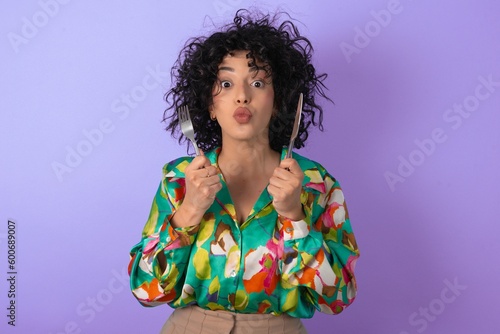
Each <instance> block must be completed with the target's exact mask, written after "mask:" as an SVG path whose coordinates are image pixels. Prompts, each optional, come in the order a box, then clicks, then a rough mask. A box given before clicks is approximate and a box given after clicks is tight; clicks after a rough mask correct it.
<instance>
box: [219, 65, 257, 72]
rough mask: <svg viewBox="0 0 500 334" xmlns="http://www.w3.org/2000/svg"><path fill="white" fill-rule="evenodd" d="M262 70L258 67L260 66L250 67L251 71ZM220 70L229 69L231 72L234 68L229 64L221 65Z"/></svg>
mask: <svg viewBox="0 0 500 334" xmlns="http://www.w3.org/2000/svg"><path fill="white" fill-rule="evenodd" d="M260 70H262V69H258V68H256V67H253V66H252V67H250V72H258V71H260ZM219 71H229V72H234V68H232V67H229V66H221V67H219Z"/></svg>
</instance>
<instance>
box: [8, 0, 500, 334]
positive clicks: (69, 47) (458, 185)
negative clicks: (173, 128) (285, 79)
mask: <svg viewBox="0 0 500 334" xmlns="http://www.w3.org/2000/svg"><path fill="white" fill-rule="evenodd" d="M55 1H56V0H42V1H40V2H39V1H33V0H30V1H22V2H9V3H8V4H4V6H3V10H2V11H1V14H0V35H1V36H2V39H1V40H0V48H1V62H0V67H1V68H0V69H1V77H2V79H1V80H0V91H1V102H0V103H1V107H2V111H1V112H0V130H1V131H0V149H1V151H0V154H1V160H0V171H1V173H0V222H1V225H0V250H1V251H0V268H1V271H0V310H3V311H1V312H0V319H2V320H1V323H0V331H1V332H2V333H43V334H49V333H50V334H55V333H157V332H158V331H159V329H160V327H161V326H162V324H163V323H164V322H165V320H166V318H167V317H168V315H169V314H170V312H171V310H170V308H168V307H167V306H165V307H156V308H149V309H148V308H143V307H141V306H140V305H139V304H138V303H137V302H136V301H135V299H134V298H133V297H132V295H131V293H130V292H129V289H128V286H126V284H128V281H127V276H126V275H124V271H125V270H126V266H127V264H128V260H129V258H128V251H129V250H130V248H131V247H132V246H133V245H134V244H135V243H137V242H138V241H139V238H140V231H141V229H142V227H143V225H144V223H145V221H146V219H147V215H148V213H149V208H150V205H151V201H152V198H153V196H154V193H155V191H156V188H157V185H158V182H159V180H160V177H161V167H162V165H163V164H164V163H165V162H168V161H170V160H171V159H173V158H175V157H177V156H179V155H183V154H185V148H184V147H179V146H178V144H177V143H176V141H174V140H172V139H170V138H169V137H168V135H167V134H166V133H165V132H163V131H162V127H163V124H162V123H160V120H161V116H162V111H163V108H164V103H163V101H162V96H163V93H164V92H165V90H166V89H167V88H168V87H169V84H170V78H169V76H168V72H169V69H170V66H171V65H172V63H173V61H174V57H175V56H176V54H177V52H178V51H179V49H180V47H181V46H182V45H183V43H184V41H185V40H186V39H187V38H188V37H190V36H193V35H199V34H202V33H204V32H206V31H207V30H209V29H210V25H211V20H210V19H205V17H206V16H208V17H210V18H211V19H212V20H213V21H214V22H216V23H218V22H225V21H226V20H227V19H229V18H231V17H232V15H233V14H234V11H235V9H237V8H240V7H247V6H249V5H254V4H257V5H258V6H259V7H262V8H264V9H271V10H274V9H275V8H276V7H277V6H278V5H282V8H283V9H284V10H286V11H288V12H289V13H290V14H291V15H292V16H293V17H294V18H296V19H298V20H300V21H301V22H302V24H300V25H299V27H300V29H301V31H302V32H303V33H304V34H305V35H307V36H308V37H310V39H311V41H312V42H313V44H314V46H315V52H316V53H315V64H316V66H317V68H318V70H320V71H323V72H327V73H328V74H329V78H328V80H327V82H326V83H327V85H328V87H329V88H330V90H329V94H330V96H331V97H332V99H333V100H334V101H335V106H332V105H329V104H325V106H326V109H327V112H326V115H325V123H326V129H327V130H326V131H325V132H324V133H321V132H316V133H314V135H312V137H311V140H310V142H309V143H308V144H309V146H308V147H307V148H306V149H304V150H302V154H304V155H306V156H308V157H310V158H312V159H314V160H317V161H320V162H321V163H322V164H323V165H325V166H326V167H327V168H328V169H329V170H330V171H331V172H332V174H333V175H334V176H336V177H337V178H338V179H339V180H340V182H341V184H342V186H343V188H344V191H345V195H346V199H347V203H348V206H349V210H350V215H351V219H352V223H353V227H354V230H355V233H356V236H357V239H358V243H359V246H360V249H361V252H362V257H361V259H360V261H359V262H358V268H357V275H358V282H359V295H358V298H357V300H356V301H355V302H354V304H353V305H352V306H351V307H350V308H349V309H347V310H346V312H345V313H343V314H341V315H339V316H327V315H323V314H319V313H317V314H316V315H315V317H314V318H313V319H311V320H305V324H306V326H307V328H308V330H309V331H310V332H311V333H381V334H387V333H394V334H409V333H421V332H425V333H498V332H499V331H500V317H499V316H498V302H497V301H498V298H499V296H500V289H499V288H498V281H499V279H500V270H499V266H498V254H499V253H500V246H499V244H500V243H499V242H498V235H499V233H500V227H499V224H498V223H499V207H500V201H499V200H500V191H499V187H498V186H499V185H500V182H499V181H500V176H499V170H500V159H499V151H500V131H499V125H500V113H499V111H500V110H499V109H500V108H499V106H500V86H499V84H498V82H500V64H499V59H500V41H499V37H498V36H500V24H499V21H498V13H499V12H500V5H499V3H498V2H497V1H494V0H490V1H487V0H483V1H472V0H468V1H460V2H459V1H452V0H443V1H439V2H436V1H429V0H427V1H424V0H420V1H411V0H401V1H400V2H399V5H395V3H394V2H391V1H385V0H384V1H379V0H377V1H374V0H371V1H368V0H360V1H325V0H324V1H315V2H310V3H306V1H287V3H286V4H282V3H280V2H271V1H267V2H261V1H255V2H253V1H245V0H217V1H203V2H202V1H192V0H185V1H149V2H145V3H140V2H138V1H117V0H115V1H106V2H102V1H92V2H90V3H89V2H88V1H67V0H66V1H62V0H60V2H55ZM388 8H389V9H390V10H392V13H391V12H388V11H387V10H388ZM372 11H374V12H372ZM381 11H383V12H382V13H386V14H387V13H391V16H390V18H388V16H387V15H385V16H384V15H382V14H377V13H381ZM384 11H385V12H384ZM375 17H378V19H379V21H380V22H381V23H378V22H377V21H376V19H375ZM384 20H385V21H384ZM360 31H365V33H364V34H366V31H367V33H368V35H365V36H364V37H363V36H362V35H361V33H360ZM342 48H344V51H342ZM346 48H350V49H349V50H350V52H351V53H350V54H349V52H347V51H345V50H346ZM354 48H356V49H354ZM154 69H157V70H156V71H159V72H160V73H159V74H158V78H157V80H158V81H159V82H160V83H161V85H159V84H158V83H157V82H156V81H154V80H153V79H152V77H151V75H150V74H149V72H150V71H152V70H153V71H154ZM480 78H482V79H480ZM488 78H491V80H493V81H494V82H496V84H494V85H493V86H491V87H489V89H490V90H489V91H488V90H487V88H486V87H483V86H480V85H482V84H481V82H482V81H481V80H488ZM144 84H145V86H143V85H144ZM495 85H496V86H495ZM478 86H479V88H477V87H478ZM145 87H146V88H145ZM126 95H129V96H131V98H130V102H129V106H127V104H126V103H127V102H125V100H124V99H126ZM464 103H465V104H466V107H467V108H468V109H469V110H472V111H471V112H470V113H469V112H468V111H467V110H466V109H463V110H465V112H464V113H463V115H464V116H459V115H460V114H458V113H457V112H456V111H453V108H458V107H459V105H461V104H464ZM454 105H456V106H455V107H454ZM99 126H101V130H99V133H102V136H101V135H99V134H98V132H97V130H95V129H96V128H99ZM102 131H105V133H104V132H102ZM89 133H90V134H91V135H90V136H91V137H92V136H93V137H92V138H93V142H94V143H91V142H90V141H89V140H88V139H87V136H88V135H89ZM433 133H434V135H433ZM86 134H87V135H86ZM431 140H432V142H431ZM416 142H420V143H425V145H427V146H425V147H426V148H425V149H420V148H419V145H417V144H416ZM71 150H76V151H78V150H80V152H82V153H83V154H84V155H85V156H83V157H81V160H80V161H79V160H78V159H77V158H76V157H75V156H73V157H70V158H68V155H69V156H71V154H70V153H69V152H70V151H71ZM422 150H424V151H426V152H422ZM66 159H70V160H69V164H71V166H70V165H69V164H68V162H66ZM401 161H407V162H406V163H403V162H401ZM409 161H411V162H409ZM58 163H59V164H60V165H59V167H60V168H61V166H62V165H66V171H62V172H59V174H58V173H56V172H55V171H54V165H55V164H58ZM410 163H413V164H414V165H415V166H413V167H412V166H410V167H409V165H406V166H405V167H403V165H404V164H410ZM400 165H401V166H400ZM398 168H399V169H400V171H398ZM70 170H71V171H70ZM388 173H393V174H392V176H391V177H392V180H393V181H394V180H396V181H394V182H395V183H393V184H392V187H391V182H388V181H387V178H386V176H387V175H388ZM395 177H398V178H399V179H396V178H395ZM403 181H404V182H403ZM9 218H10V219H14V220H15V221H16V222H17V231H16V232H17V236H18V239H17V263H16V270H17V271H18V276H17V293H18V294H17V299H16V305H17V319H16V327H15V328H12V327H11V326H8V325H7V320H8V319H7V317H6V314H7V310H6V307H7V306H8V302H9V300H8V298H7V290H8V287H7V285H6V283H7V282H6V278H7V274H6V272H7V270H8V268H7V248H6V247H7V243H6V236H7V220H8V219H9ZM453 285H455V288H453V289H452V288H450V286H453Z"/></svg>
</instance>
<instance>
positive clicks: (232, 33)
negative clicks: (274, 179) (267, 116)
mask: <svg viewBox="0 0 500 334" xmlns="http://www.w3.org/2000/svg"><path fill="white" fill-rule="evenodd" d="M282 14H283V13H277V14H274V15H273V16H271V15H269V14H262V13H260V12H250V11H248V10H246V9H240V10H238V11H237V12H236V15H235V17H234V20H233V22H232V23H230V24H228V25H226V26H223V27H222V28H221V29H220V30H219V31H218V32H215V33H213V34H212V35H211V36H209V37H194V38H191V39H189V40H188V41H187V43H186V45H185V46H184V48H183V49H182V50H181V52H180V53H179V57H178V59H177V61H176V62H175V64H174V66H173V67H172V70H171V77H172V85H173V88H171V89H170V90H169V91H168V92H167V93H166V94H165V100H166V102H167V105H168V108H167V109H166V110H165V112H164V115H163V121H164V122H166V123H167V124H168V125H167V127H166V131H170V132H171V134H172V136H174V137H177V136H178V138H179V143H182V142H183V141H185V140H186V138H185V137H184V136H183V134H182V132H181V131H180V126H179V119H178V117H177V113H176V112H175V111H176V110H177V109H178V108H179V107H180V106H182V105H187V106H188V107H189V111H190V115H191V119H192V120H193V126H194V130H195V136H196V141H197V143H198V146H199V147H200V148H201V149H202V150H203V151H208V150H211V149H213V148H215V147H218V146H221V145H222V132H221V128H220V126H219V124H218V123H217V122H216V121H213V120H211V119H210V114H209V111H208V110H209V107H210V106H211V105H212V104H213V100H212V94H213V88H214V84H215V83H216V81H217V73H218V67H219V65H220V63H221V62H222V60H223V58H224V57H225V56H226V55H228V54H230V53H231V52H234V51H238V50H245V51H248V52H249V54H248V55H249V56H248V57H249V58H250V60H249V66H250V67H256V66H257V65H256V64H257V62H259V63H263V64H265V66H264V70H265V71H266V72H267V75H271V78H272V83H273V88H274V100H275V101H274V105H275V108H276V110H277V113H276V115H274V116H273V117H272V118H271V121H270V124H269V143H270V146H271V148H272V149H273V150H275V151H277V152H281V149H282V148H283V146H285V145H288V142H289V140H290V136H291V132H292V128H293V122H294V119H295V112H296V109H297V103H298V98H299V94H300V93H303V94H304V100H303V101H304V102H303V112H302V120H301V124H300V127H299V133H298V135H297V138H296V140H295V145H294V146H295V148H301V147H304V144H305V141H306V140H307V137H308V129H309V127H310V125H311V124H312V125H314V126H318V128H319V129H320V130H321V131H323V124H322V123H323V109H322V107H321V106H320V105H318V104H316V101H315V97H316V95H317V94H319V95H320V96H322V97H323V98H325V99H327V100H329V101H331V100H330V99H329V98H328V97H327V96H326V95H325V93H324V90H323V88H325V85H324V84H323V81H324V80H325V79H326V77H327V75H326V74H316V70H315V68H314V66H313V65H312V64H311V57H312V53H313V47H312V45H311V42H310V41H309V40H308V39H307V38H305V37H303V36H301V35H300V33H299V31H298V29H297V27H296V26H295V25H294V23H293V22H292V21H291V19H290V16H288V14H286V16H287V17H288V18H289V19H288V20H285V21H283V22H281V23H279V19H280V16H281V15H282ZM188 147H189V146H188ZM188 150H189V148H188Z"/></svg>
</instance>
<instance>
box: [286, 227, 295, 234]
mask: <svg viewBox="0 0 500 334" xmlns="http://www.w3.org/2000/svg"><path fill="white" fill-rule="evenodd" d="M285 231H286V233H290V232H292V231H293V228H291V227H287V228H286V229H285Z"/></svg>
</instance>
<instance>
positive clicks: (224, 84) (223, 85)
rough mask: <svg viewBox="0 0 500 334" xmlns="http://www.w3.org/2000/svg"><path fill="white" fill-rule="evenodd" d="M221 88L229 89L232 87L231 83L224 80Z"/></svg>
mask: <svg viewBox="0 0 500 334" xmlns="http://www.w3.org/2000/svg"><path fill="white" fill-rule="evenodd" d="M220 86H221V87H222V88H229V87H231V83H230V82H229V81H227V80H223V81H221V82H220Z"/></svg>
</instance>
